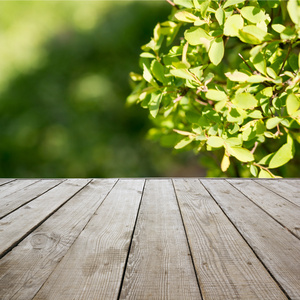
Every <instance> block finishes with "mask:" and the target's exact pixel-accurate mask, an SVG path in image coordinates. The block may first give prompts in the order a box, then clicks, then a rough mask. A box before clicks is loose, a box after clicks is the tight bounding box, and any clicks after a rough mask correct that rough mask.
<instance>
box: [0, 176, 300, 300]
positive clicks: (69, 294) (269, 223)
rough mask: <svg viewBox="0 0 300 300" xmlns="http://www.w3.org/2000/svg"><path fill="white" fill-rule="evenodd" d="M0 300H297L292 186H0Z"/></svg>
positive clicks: (297, 238)
mask: <svg viewBox="0 0 300 300" xmlns="http://www.w3.org/2000/svg"><path fill="white" fill-rule="evenodd" d="M0 299H1V300H5V299H43V300H44V299H47V300H48V299H53V300H58V299H64V300H69V299H70V300H73V299H84V300H90V299H97V300H99V299H103V300H107V299H138V300H139V299H179V300H181V299H183V300H185V299H187V300H190V299H215V300H223V299H224V300H227V299H228V300H229V299H246V300H248V299H259V300H261V299H270V300H271V299H272V300H274V299H275V300H277V299H298V300H299V299H300V179H268V180H263V179H208V178H207V179H206V178H205V179H201V178H173V179H172V178H148V179H142V178H139V179H30V180H29V179H17V180H14V179H0Z"/></svg>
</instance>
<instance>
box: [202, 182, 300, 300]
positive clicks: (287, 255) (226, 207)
mask: <svg viewBox="0 0 300 300" xmlns="http://www.w3.org/2000/svg"><path fill="white" fill-rule="evenodd" d="M201 182H202V183H203V184H204V186H205V187H206V188H207V189H208V191H209V192H210V194H211V195H212V196H213V197H214V199H215V200H216V201H217V202H218V204H219V205H220V207H221V208H222V209H223V211H224V212H225V213H226V215H227V216H228V217H229V218H230V220H231V221H232V222H233V224H234V225H235V226H236V227H237V229H238V230H239V231H240V233H241V234H242V235H243V237H244V238H245V239H246V241H247V242H248V243H249V245H250V246H251V247H252V249H253V250H254V251H255V253H256V255H257V256H258V257H259V258H260V260H261V261H262V262H263V264H264V265H265V266H266V267H267V269H268V270H269V271H270V272H271V274H272V275H273V277H274V278H275V280H277V282H278V283H279V284H280V285H281V286H282V288H283V289H284V290H285V292H286V293H287V294H288V295H289V297H290V298H291V299H300V259H299V258H300V240H299V239H298V238H296V237H295V236H294V235H292V234H291V233H290V232H288V231H287V230H286V229H285V228H284V227H282V226H281V225H280V224H279V223H277V222H276V221H275V220H274V219H273V218H272V217H270V216H269V215H268V214H266V213H265V212H264V211H263V210H261V209H260V208H259V207H258V206H257V205H255V204H254V203H253V202H251V201H249V199H247V198H246V197H245V196H244V195H243V194H241V193H240V192H239V191H238V190H237V189H235V188H234V187H233V186H232V185H231V184H230V183H228V182H227V181H225V180H212V179H211V180H207V179H202V180H201Z"/></svg>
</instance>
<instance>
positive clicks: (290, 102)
mask: <svg viewBox="0 0 300 300" xmlns="http://www.w3.org/2000/svg"><path fill="white" fill-rule="evenodd" d="M299 107H300V101H299V99H298V98H297V96H296V95H295V94H289V95H288V96H287V98H286V110H287V112H288V114H289V115H292V114H293V113H294V112H296V111H297V110H298V108H299Z"/></svg>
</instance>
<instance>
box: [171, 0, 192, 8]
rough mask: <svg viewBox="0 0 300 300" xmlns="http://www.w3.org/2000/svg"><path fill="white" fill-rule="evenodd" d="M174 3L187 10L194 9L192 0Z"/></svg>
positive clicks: (177, 0) (175, 0) (180, 0)
mask: <svg viewBox="0 0 300 300" xmlns="http://www.w3.org/2000/svg"><path fill="white" fill-rule="evenodd" d="M174 3H175V4H177V5H182V6H184V7H187V8H193V7H194V4H193V1H192V0H174Z"/></svg>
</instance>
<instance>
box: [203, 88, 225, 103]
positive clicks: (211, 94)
mask: <svg viewBox="0 0 300 300" xmlns="http://www.w3.org/2000/svg"><path fill="white" fill-rule="evenodd" d="M205 96H206V98H207V99H210V100H214V101H221V100H226V99H227V95H226V94H225V92H223V91H218V90H212V89H209V90H208V91H207V93H206V94H205Z"/></svg>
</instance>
